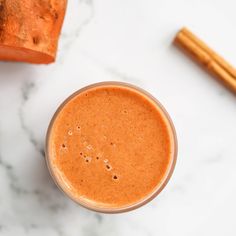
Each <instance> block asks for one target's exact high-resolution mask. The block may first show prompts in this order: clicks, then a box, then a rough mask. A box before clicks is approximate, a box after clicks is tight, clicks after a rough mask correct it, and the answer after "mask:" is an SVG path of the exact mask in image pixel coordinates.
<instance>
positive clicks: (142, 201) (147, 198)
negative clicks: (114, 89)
mask: <svg viewBox="0 0 236 236" xmlns="http://www.w3.org/2000/svg"><path fill="white" fill-rule="evenodd" d="M103 86H118V87H124V88H129V89H133V90H134V91H136V92H138V93H141V94H142V95H145V96H146V97H147V98H148V99H149V100H150V101H151V102H153V103H154V104H155V106H156V107H157V108H159V109H160V111H161V114H162V116H163V118H164V119H165V123H166V124H167V126H169V127H168V129H169V132H170V134H171V136H172V137H171V142H172V144H171V148H172V157H171V163H170V164H169V166H168V169H167V170H166V173H165V175H164V177H163V179H162V181H161V182H160V183H158V185H157V186H156V187H155V188H154V190H153V191H152V192H151V193H150V194H148V195H147V196H145V197H144V198H142V199H140V201H138V202H135V203H133V204H130V205H127V206H123V207H117V208H113V207H99V206H95V205H93V204H89V203H88V202H85V201H83V200H81V199H79V198H76V197H75V196H73V194H72V193H70V192H69V191H67V189H66V188H65V186H63V184H61V182H60V181H59V179H58V177H57V176H56V174H55V172H54V171H53V167H52V165H51V161H50V155H49V141H50V135H51V130H52V127H53V124H54V121H55V120H56V118H57V116H58V114H59V113H60V112H61V110H62V109H63V108H64V106H65V105H66V104H67V103H68V102H69V101H70V100H71V99H73V98H74V97H76V96H77V95H79V94H80V93H82V92H84V91H87V90H89V89H92V88H96V87H103ZM177 153H178V142H177V135H176V130H175V127H174V124H173V122H172V120H171V118H170V115H169V114H168V112H167V111H166V109H165V108H164V106H163V105H162V104H161V103H160V102H159V101H158V100H157V99H156V98H155V97H154V96H153V95H151V94H150V93H149V92H147V91H145V90H144V89H142V88H139V87H137V86H136V85H132V84H129V83H125V82H117V81H107V82H99V83H94V84H90V85H88V86H85V87H83V88H81V89H79V90H77V91H76V92H74V93H72V94H71V95H70V96H69V97H67V98H66V99H65V100H64V101H63V102H62V103H61V104H60V105H59V107H58V108H57V110H56V112H55V113H54V115H53V116H52V119H51V121H50V123H49V126H48V129H47V134H46V143H45V159H46V164H47V167H48V170H49V172H50V175H51V177H52V179H53V180H54V183H55V184H56V185H57V187H58V188H59V189H60V190H61V191H62V192H63V193H64V194H65V195H67V197H69V198H70V199H71V200H73V201H74V202H75V203H77V204H79V205H81V206H82V207H85V208H87V209H89V210H92V211H95V212H99V213H108V214H114V213H123V212H128V211H131V210H135V209H137V208H139V207H141V206H143V205H145V204H147V203H148V202H150V201H151V200H153V199H154V198H155V197H156V196H157V195H159V194H160V192H161V191H162V190H163V189H164V188H165V186H166V185H167V183H168V182H169V180H170V178H171V176H172V174H173V172H174V169H175V165H176V161H177Z"/></svg>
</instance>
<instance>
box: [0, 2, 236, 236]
mask: <svg viewBox="0 0 236 236" xmlns="http://www.w3.org/2000/svg"><path fill="white" fill-rule="evenodd" d="M235 3H236V2H235V1H234V0H225V1H222V0H204V1H203V0H188V1H187V0H174V1H173V0H80V1H79V0H69V7H68V11H67V17H66V21H65V24H64V28H63V33H62V37H61V40H60V48H59V54H58V60H57V62H56V63H55V64H53V65H50V66H34V65H27V64H17V63H0V186H1V191H0V235H3V236H15V235H18V236H23V235H32V236H39V235H40V236H41V235H45V236H75V235H76V236H104V235H109V236H121V235H124V236H128V235H130V236H131V235H134V236H156V235H162V236H172V235H176V236H177V235H179V236H188V235H191V236H195V235H196V236H198V235H214V236H220V235H227V236H234V235H236V225H235V221H236V220H235V219H236V217H235V212H236V202H235V199H236V171H235V170H236V169H235V168H236V144H235V142H236V97H235V96H233V95H232V94H231V93H229V92H228V91H227V90H226V89H224V88H223V87H221V86H220V85H219V84H218V83H217V82H215V81H214V80H213V79H212V78H211V77H210V76H208V75H207V74H206V73H205V72H203V71H202V70H201V69H199V68H198V67H197V66H196V65H195V64H194V63H192V62H191V61H190V60H189V59H188V58H186V57H185V56H184V55H183V54H182V53H181V52H179V51H178V50H177V49H176V48H175V47H173V46H172V44H171V43H172V39H173V37H174V35H175V33H176V31H177V30H178V29H179V28H180V27H182V26H183V25H186V26H189V27H190V28H191V29H192V30H193V31H194V32H196V33H197V34H198V35H200V36H201V37H202V38H203V39H205V41H207V42H208V43H209V44H210V45H212V46H213V47H214V48H215V49H216V50H218V51H219V52H220V53H221V54H223V55H224V56H225V57H226V58H227V59H228V60H229V61H231V62H232V63H233V64H235V65H236V44H235V42H236V31H235V22H236V14H235V7H236V4H235ZM104 80H118V81H125V82H129V83H133V84H135V85H138V86H141V87H143V88H144V89H146V90H148V91H149V92H151V93H152V94H153V95H154V96H156V97H157V98H158V99H159V100H160V101H161V102H162V103H163V104H164V105H165V107H166V108H167V110H168V111H169V113H170V115H171V116H172V118H173V120H174V123H175V126H176V129H177V133H178V138H179V156H178V163H177V166H176V170H175V172H174V175H173V178H172V179H171V181H170V183H169V184H168V186H167V187H166V189H165V190H164V191H163V192H162V193H161V195H160V196H159V197H158V198H156V199H155V200H154V201H152V202H151V203H150V204H148V205H147V206H145V207H142V208H141V209H139V210H136V211H133V212H130V213H126V214H121V215H101V214H96V213H93V212H90V211H88V210H85V209H83V208H81V207H79V206H77V205H75V204H74V203H73V202H71V201H70V200H69V199H67V198H66V197H65V196H64V195H63V194H61V192H59V191H58V190H57V188H56V187H55V185H54V184H53V182H52V180H51V178H50V176H49V174H48V171H47V168H46V166H45V161H44V138H45V132H46V129H47V126H48V123H49V121H50V118H51V116H52V114H53V112H54V111H55V109H56V107H57V106H58V105H59V104H60V103H61V102H62V101H63V100H64V99H65V98H66V97H67V96H68V95H70V94H71V93H72V92H74V91H75V90H78V89H79V88H81V87H82V86H85V85H88V84H90V83H93V82H98V81H104Z"/></svg>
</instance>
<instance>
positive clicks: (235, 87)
mask: <svg viewBox="0 0 236 236" xmlns="http://www.w3.org/2000/svg"><path fill="white" fill-rule="evenodd" d="M174 43H175V44H176V45H177V46H179V47H180V48H182V49H183V50H184V51H185V52H187V53H188V54H189V55H190V56H191V57H192V58H193V59H194V60H195V61H197V62H198V63H199V64H200V65H202V66H203V67H204V68H205V69H206V70H207V71H208V72H210V73H211V74H212V75H214V76H215V77H216V78H217V79H218V80H219V81H220V82H222V83H223V84H224V85H225V86H226V87H228V88H229V89H231V90H232V91H233V92H235V93H236V69H235V68H234V67H233V66H231V65H230V64H229V63H228V62H227V61H226V60H225V59H223V58H222V57H221V56H219V55H218V54H217V53H216V52H215V51H213V50H212V49H211V48H209V47H208V46H207V45H206V44H205V43H204V42H203V41H202V40H200V39H199V38H198V37H197V36H195V35H194V34H193V33H191V32H190V31H189V30H188V29H187V28H183V29H181V30H180V31H179V32H178V34H177V36H176V38H175V40H174Z"/></svg>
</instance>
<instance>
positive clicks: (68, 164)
mask: <svg viewBox="0 0 236 236" xmlns="http://www.w3.org/2000/svg"><path fill="white" fill-rule="evenodd" d="M172 135H173V134H172V133H171V128H170V125H169V122H168V120H167V118H166V117H165V115H164V114H163V111H162V110H161V109H160V108H159V107H158V105H157V104H156V103H154V102H153V101H152V100H151V99H150V98H149V97H148V96H146V95H145V94H143V93H141V92H139V91H137V90H135V89H133V88H129V87H125V86H119V85H117V86H116V85H103V86H98V87H94V88H89V89H87V90H85V91H82V92H81V93H78V94H77V95H74V96H73V97H72V98H71V99H69V100H68V101H67V102H66V103H64V105H63V107H62V108H61V109H60V111H59V112H58V114H57V116H56V117H55V119H54V123H53V124H52V127H51V131H50V134H49V141H48V153H49V154H48V155H49V163H50V166H51V169H52V171H53V174H54V176H55V178H56V179H57V182H58V183H59V185H60V186H62V188H63V190H64V191H65V192H67V193H69V195H71V196H73V198H75V199H79V200H80V201H84V202H86V203H88V204H92V205H94V206H99V207H108V208H109V207H111V208H119V207H125V206H129V205H132V204H135V203H137V202H139V201H141V200H142V199H145V198H146V197H147V196H148V195H150V194H151V193H152V192H153V191H154V190H155V189H156V188H157V187H158V186H159V185H160V184H161V183H162V182H163V180H164V179H165V177H166V174H167V173H168V170H169V168H170V165H171V161H172V158H173V136H172Z"/></svg>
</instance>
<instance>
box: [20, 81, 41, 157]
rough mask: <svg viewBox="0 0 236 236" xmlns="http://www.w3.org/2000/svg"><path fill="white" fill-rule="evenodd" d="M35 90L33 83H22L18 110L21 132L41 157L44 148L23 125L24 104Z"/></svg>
mask: <svg viewBox="0 0 236 236" xmlns="http://www.w3.org/2000/svg"><path fill="white" fill-rule="evenodd" d="M34 88H35V83H33V82H29V81H26V82H24V83H23V86H22V89H21V93H22V104H21V106H20V108H19V113H18V114H19V120H20V124H21V128H22V130H23V131H24V132H25V133H26V135H27V136H28V139H29V141H30V143H31V144H32V145H33V146H34V147H35V149H36V150H37V151H38V152H39V153H40V154H41V156H43V157H44V156H45V152H44V147H43V146H42V144H40V142H39V141H38V140H37V139H36V138H35V137H34V135H33V133H32V131H31V130H30V129H29V128H28V126H27V125H26V124H25V118H24V112H23V109H24V104H25V103H26V102H27V101H28V99H29V96H30V93H31V91H32V90H33V89H34Z"/></svg>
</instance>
